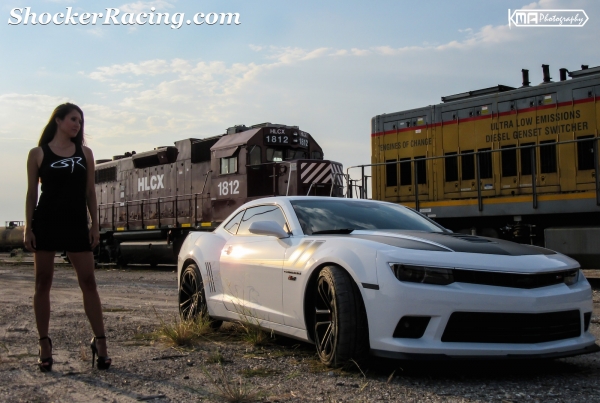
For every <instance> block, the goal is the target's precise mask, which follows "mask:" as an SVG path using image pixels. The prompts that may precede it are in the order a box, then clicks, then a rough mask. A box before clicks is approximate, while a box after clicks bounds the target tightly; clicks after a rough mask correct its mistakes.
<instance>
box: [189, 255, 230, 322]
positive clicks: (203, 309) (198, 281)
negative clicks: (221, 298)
mask: <svg viewBox="0 0 600 403" xmlns="http://www.w3.org/2000/svg"><path fill="white" fill-rule="evenodd" d="M179 314H180V315H181V317H182V318H183V319H185V320H191V319H196V318H197V317H201V318H206V319H208V320H209V322H210V327H211V328H213V329H218V328H219V327H220V326H221V324H223V321H221V320H213V319H212V318H211V317H210V316H209V315H208V305H207V304H206V294H205V292H204V282H203V281H202V276H201V275H200V270H199V269H198V266H196V265H195V264H190V265H188V266H187V267H186V268H185V269H184V270H183V274H182V275H181V285H180V287H179Z"/></svg>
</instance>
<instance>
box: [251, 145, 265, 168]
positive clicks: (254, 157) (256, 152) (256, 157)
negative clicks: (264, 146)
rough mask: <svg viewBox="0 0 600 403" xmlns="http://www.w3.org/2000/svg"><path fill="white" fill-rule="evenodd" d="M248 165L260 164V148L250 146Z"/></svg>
mask: <svg viewBox="0 0 600 403" xmlns="http://www.w3.org/2000/svg"><path fill="white" fill-rule="evenodd" d="M249 154H250V158H249V159H250V165H260V163H261V162H262V159H261V155H260V154H261V149H260V146H252V149H251V150H250V153H249Z"/></svg>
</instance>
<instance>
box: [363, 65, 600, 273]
mask: <svg viewBox="0 0 600 403" xmlns="http://www.w3.org/2000/svg"><path fill="white" fill-rule="evenodd" d="M542 70H543V82H542V83H541V84H540V85H534V86H532V85H530V84H531V83H530V82H529V72H528V70H525V69H523V70H522V73H523V76H522V77H523V83H522V86H521V87H519V88H513V87H509V86H505V85H498V86H495V87H491V88H485V89H481V90H476V91H469V92H464V93H460V94H456V95H450V96H445V97H442V103H440V104H437V105H430V106H426V107H422V108H417V109H411V110H406V111H401V112H396V113H389V114H382V115H378V116H375V117H374V118H372V120H371V150H372V152H371V164H369V165H368V166H370V167H371V175H372V178H371V183H370V185H371V190H372V197H373V198H374V199H378V200H386V201H390V202H397V203H402V204H405V205H407V206H410V207H413V208H415V209H417V210H418V211H420V212H421V213H423V214H426V215H427V216H429V217H431V218H434V219H435V220H436V221H438V222H439V223H441V224H442V225H444V226H446V227H448V228H450V229H452V230H454V231H459V232H465V233H473V234H478V235H484V236H490V237H500V238H505V239H510V240H513V241H517V242H522V243H531V244H534V245H539V246H546V247H549V248H552V249H555V250H558V251H561V252H563V253H565V254H568V255H570V256H572V257H574V258H576V259H578V260H579V261H580V263H581V264H582V266H583V267H587V268H600V247H598V245H600V178H599V177H598V172H599V161H598V147H599V145H598V139H599V135H598V130H599V129H600V67H593V68H588V66H585V65H584V66H582V67H581V69H580V70H576V71H571V72H568V70H567V69H560V81H556V82H553V81H552V79H551V77H550V73H549V66H548V65H542ZM567 76H568V77H567ZM361 167H362V169H363V172H364V169H365V167H366V166H361ZM367 179H368V178H366V177H365V176H363V178H362V187H363V191H362V192H361V195H362V197H366V192H365V191H364V189H366V186H367V184H366V181H367Z"/></svg>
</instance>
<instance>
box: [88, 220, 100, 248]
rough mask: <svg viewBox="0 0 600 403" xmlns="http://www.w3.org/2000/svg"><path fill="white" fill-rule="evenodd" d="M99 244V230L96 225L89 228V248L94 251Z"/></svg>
mask: <svg viewBox="0 0 600 403" xmlns="http://www.w3.org/2000/svg"><path fill="white" fill-rule="evenodd" d="M99 243H100V230H99V229H98V226H97V225H92V228H90V246H91V247H92V249H94V248H95V247H96V246H98V244H99Z"/></svg>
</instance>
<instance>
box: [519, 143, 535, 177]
mask: <svg viewBox="0 0 600 403" xmlns="http://www.w3.org/2000/svg"><path fill="white" fill-rule="evenodd" d="M533 145H535V143H523V144H521V146H523V147H526V146H533ZM532 152H535V148H533V147H532V148H521V175H531V153H532Z"/></svg>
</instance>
